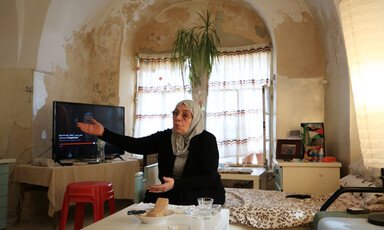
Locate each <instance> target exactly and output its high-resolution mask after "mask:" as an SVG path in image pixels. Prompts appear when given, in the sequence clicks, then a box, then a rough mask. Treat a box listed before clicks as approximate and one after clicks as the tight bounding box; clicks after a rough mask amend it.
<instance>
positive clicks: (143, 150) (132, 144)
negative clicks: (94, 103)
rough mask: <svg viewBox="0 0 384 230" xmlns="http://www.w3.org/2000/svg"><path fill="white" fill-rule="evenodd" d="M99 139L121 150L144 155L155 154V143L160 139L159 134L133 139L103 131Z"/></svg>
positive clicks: (106, 130)
mask: <svg viewBox="0 0 384 230" xmlns="http://www.w3.org/2000/svg"><path fill="white" fill-rule="evenodd" d="M99 138H100V139H102V140H103V141H106V142H108V143H110V144H112V145H115V146H117V147H119V148H121V149H123V150H124V151H127V152H130V153H136V154H143V155H146V154H152V153H157V146H158V145H157V143H158V142H159V138H161V132H157V133H155V134H152V135H150V136H147V137H141V138H134V137H130V136H124V135H120V134H117V133H114V132H112V131H109V130H108V129H104V133H103V135H102V136H101V137H99Z"/></svg>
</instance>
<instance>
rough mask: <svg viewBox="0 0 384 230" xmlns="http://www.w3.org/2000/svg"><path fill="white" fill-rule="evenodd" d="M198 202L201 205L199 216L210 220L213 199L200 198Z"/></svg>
mask: <svg viewBox="0 0 384 230" xmlns="http://www.w3.org/2000/svg"><path fill="white" fill-rule="evenodd" d="M197 202H198V204H199V215H200V216H201V217H203V219H205V220H208V219H210V218H211V216H212V204H213V198H209V197H200V198H198V199H197Z"/></svg>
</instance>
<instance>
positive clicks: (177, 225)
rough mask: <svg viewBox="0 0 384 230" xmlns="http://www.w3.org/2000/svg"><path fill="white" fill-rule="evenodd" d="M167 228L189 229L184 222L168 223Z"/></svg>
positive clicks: (171, 229)
mask: <svg viewBox="0 0 384 230" xmlns="http://www.w3.org/2000/svg"><path fill="white" fill-rule="evenodd" d="M168 229H169V230H189V229H191V228H190V227H189V225H186V224H171V225H168Z"/></svg>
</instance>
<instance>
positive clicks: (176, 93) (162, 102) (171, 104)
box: [134, 54, 192, 137]
mask: <svg viewBox="0 0 384 230" xmlns="http://www.w3.org/2000/svg"><path fill="white" fill-rule="evenodd" d="M170 57H171V54H161V55H154V54H139V60H138V63H139V64H138V65H139V66H138V74H137V92H136V93H137V95H136V122H135V132H134V136H135V137H142V136H147V135H150V134H152V133H155V132H157V131H161V130H164V129H167V128H172V113H171V112H172V111H173V110H174V109H175V106H176V104H177V103H178V102H179V101H181V100H184V99H191V98H192V94H191V93H190V84H189V80H188V77H184V78H185V79H184V84H183V78H182V75H181V71H180V69H179V67H178V66H177V65H175V64H173V63H172V61H171V58H170ZM186 76H188V73H187V74H186Z"/></svg>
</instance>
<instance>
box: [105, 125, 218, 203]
mask: <svg viewBox="0 0 384 230" xmlns="http://www.w3.org/2000/svg"><path fill="white" fill-rule="evenodd" d="M171 135H172V130H171V129H167V130H164V131H161V132H157V133H154V134H152V135H150V136H147V137H142V138H133V137H129V136H122V135H119V134H116V133H113V132H111V131H109V130H107V129H105V131H104V134H103V136H102V137H101V139H102V140H104V141H106V142H109V143H111V144H113V145H116V146H118V147H120V148H122V149H124V150H125V151H128V152H130V153H136V154H142V155H148V154H154V153H158V164H159V166H158V167H159V179H160V180H161V181H162V182H164V181H163V177H164V176H165V177H172V171H173V164H174V162H175V156H174V155H173V151H172V143H171ZM188 150H189V154H188V158H187V161H186V163H185V166H184V170H183V174H182V177H181V178H180V179H175V184H174V188H173V189H172V190H170V191H169V192H166V193H160V194H157V193H149V192H148V191H147V193H146V195H145V199H144V202H151V203H155V202H156V199H157V197H167V198H169V202H170V203H171V204H180V205H189V204H194V205H197V198H199V197H211V198H214V203H216V204H224V202H225V190H224V187H223V185H222V183H221V178H220V175H219V173H218V172H217V169H218V163H219V151H218V149H217V142H216V138H215V136H214V135H213V134H211V133H209V132H207V131H205V130H204V131H203V132H202V133H201V134H199V135H196V136H194V137H193V138H192V139H191V141H190V144H189V148H188Z"/></svg>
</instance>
